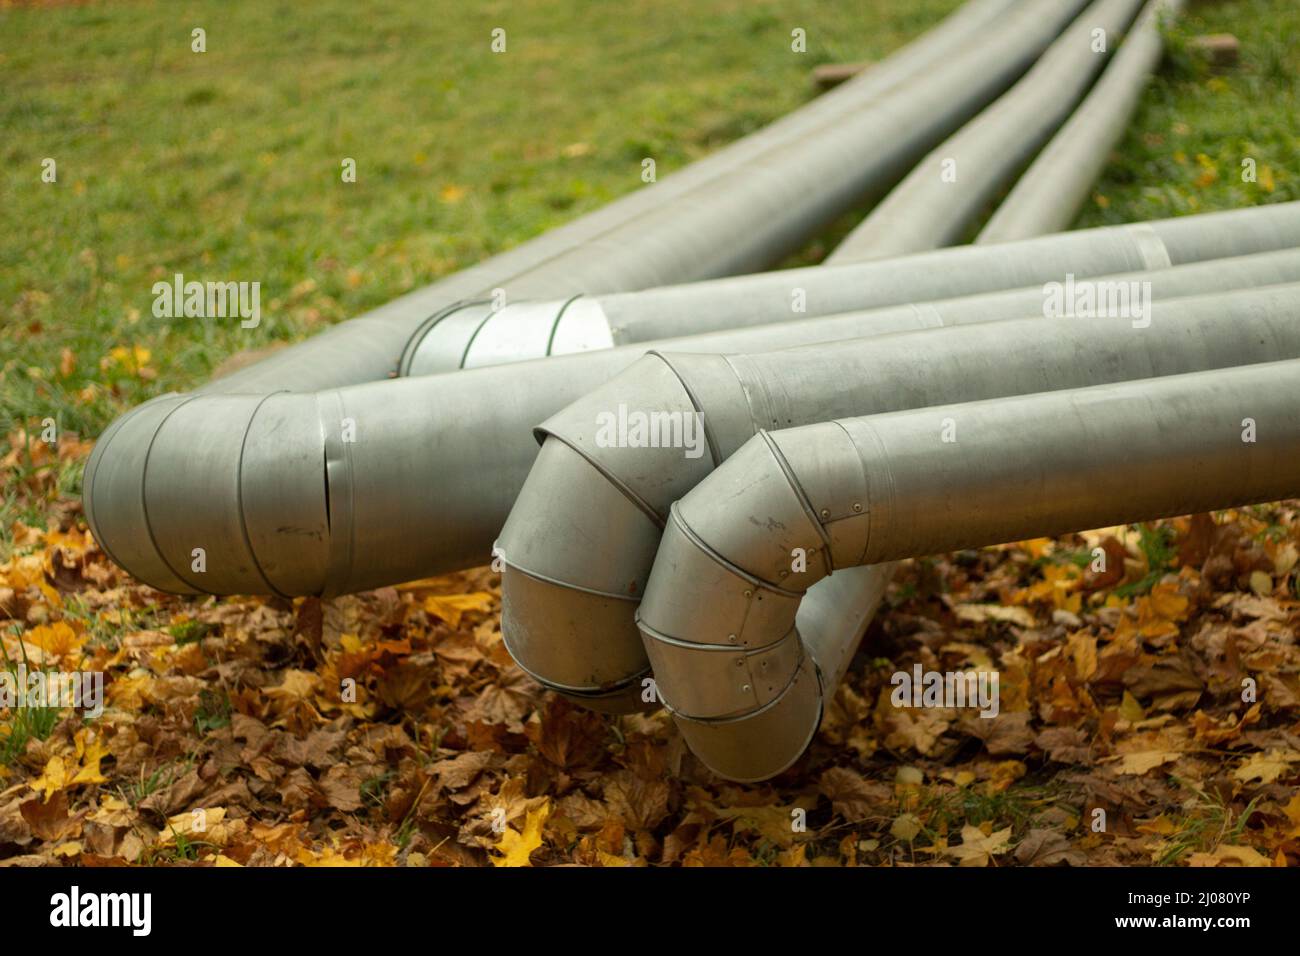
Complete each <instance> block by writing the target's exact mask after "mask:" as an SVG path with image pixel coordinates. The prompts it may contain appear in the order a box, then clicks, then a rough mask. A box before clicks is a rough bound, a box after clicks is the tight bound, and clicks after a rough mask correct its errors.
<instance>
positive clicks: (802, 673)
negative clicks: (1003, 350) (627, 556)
mask: <svg viewBox="0 0 1300 956" xmlns="http://www.w3.org/2000/svg"><path fill="white" fill-rule="evenodd" d="M1297 395H1300V361H1297V360H1294V359H1293V360H1290V361H1284V362H1274V363H1269V364H1261V365H1252V366H1245V367H1237V368H1228V369H1219V370H1215V371H1205V372H1199V373H1194V374H1181V375H1172V376H1168V377H1164V378H1158V379H1147V380H1137V381H1125V382H1119V383H1114V384H1107V385H1098V386H1094V387H1090V388H1082V389H1067V390H1064V391H1056V392H1052V393H1048V394H1034V395H1022V396H1016V397H1011V398H1003V399H996V400H993V401H984V402H975V403H969V404H958V405H948V406H940V407H937V408H930V409H924V410H920V409H914V410H910V411H905V412H898V413H894V414H888V415H875V416H868V417H862V418H853V419H848V420H844V421H837V422H828V423H825V424H818V425H810V426H807V427H804V428H796V429H789V430H785V431H780V432H772V433H768V432H762V433H760V434H759V435H757V436H756V437H755V438H753V439H751V440H750V442H749V443H747V444H746V445H745V447H744V448H742V449H741V450H740V451H739V452H737V453H736V454H735V455H734V456H733V457H732V458H731V459H730V460H728V461H727V462H726V463H725V464H724V465H722V466H721V467H720V468H718V470H717V471H715V472H714V473H713V474H712V475H710V476H709V477H708V478H706V479H705V480H704V481H703V482H701V483H700V484H699V485H698V486H696V488H695V489H693V490H692V491H691V492H690V493H689V494H687V495H686V496H685V497H684V498H683V499H682V500H681V501H680V502H678V503H676V504H674V505H673V507H672V512H671V518H670V520H669V523H668V527H667V528H666V530H665V532H664V536H663V541H662V543H661V544H660V547H659V552H658V556H657V557H656V559H655V565H654V572H653V573H652V574H651V576H650V581H649V584H648V586H647V589H646V595H645V600H644V601H643V602H642V604H641V607H640V610H639V612H638V624H639V625H640V628H641V633H642V635H643V637H644V640H645V645H646V649H647V653H648V655H649V657H650V660H651V662H652V663H653V665H654V672H655V675H656V678H657V680H658V687H659V692H660V696H661V698H662V699H663V701H664V703H665V706H667V707H668V708H669V709H671V710H672V711H673V714H674V718H675V719H676V721H677V723H678V725H679V726H680V727H681V729H682V733H683V735H684V736H685V737H686V739H687V742H688V743H689V745H690V746H691V748H692V749H693V750H694V751H695V753H696V755H697V756H699V757H700V758H701V759H702V760H703V761H704V762H705V763H706V764H708V765H709V766H710V767H711V768H712V769H714V770H715V772H717V773H719V774H721V775H722V776H726V777H732V778H734V779H740V780H753V779H763V778H765V777H768V776H771V775H773V774H775V773H778V772H780V770H782V769H784V768H785V767H786V766H788V765H789V764H790V763H791V762H793V761H794V760H795V759H797V758H798V756H799V754H800V752H801V751H802V749H803V747H804V746H806V742H807V739H808V738H810V737H811V735H812V732H813V731H815V729H816V726H817V723H818V722H819V720H820V716H821V708H820V706H819V703H818V698H821V697H824V696H827V695H829V694H830V693H832V692H833V690H834V682H833V681H832V680H831V679H829V677H828V676H827V675H826V674H825V673H824V672H822V680H821V681H814V680H812V676H813V675H816V674H817V673H818V670H817V668H816V667H815V666H811V665H810V661H811V664H812V665H815V664H816V663H817V661H816V658H815V656H814V654H813V652H812V651H811V649H810V648H809V647H808V646H807V644H806V642H805V641H804V640H803V639H802V638H801V635H800V632H799V629H798V626H797V624H796V619H797V613H798V609H799V604H800V600H801V598H802V595H803V594H804V593H805V592H806V591H807V590H808V588H809V587H810V586H811V585H812V584H813V583H814V582H817V581H819V580H821V579H822V578H824V577H826V576H827V575H831V574H832V572H834V573H835V574H841V573H843V571H844V570H846V569H849V568H857V567H861V566H863V565H872V564H879V563H880V562H883V561H893V560H897V559H900V558H905V557H915V556H921V555H926V554H934V553H938V552H943V551H952V550H957V549H962V548H975V547H984V546H988V545H993V544H997V543H999V542H1004V541H1017V540H1022V539H1025V538H1034V537H1043V536H1053V535H1058V534H1063V533H1066V532H1070V531H1077V530H1080V529H1083V528H1095V527H1102V526H1108V525H1114V524H1123V523H1128V522H1133V521H1147V520H1153V519H1157V518H1163V517H1170V516H1173V515H1180V514H1188V513H1193V512H1199V511H1211V510H1214V509H1218V508H1227V507H1237V506H1242V505H1247V504H1255V503H1259V502H1265V501H1274V500H1278V499H1282V498H1288V497H1294V496H1296V495H1297V494H1300V415H1297V414H1296V411H1297V407H1296V406H1297V400H1296V396H1297ZM1244 418H1250V419H1252V420H1253V421H1255V422H1256V423H1257V427H1258V432H1257V434H1258V439H1257V441H1254V442H1245V441H1243V440H1242V420H1243V419H1244ZM944 419H948V420H951V421H954V422H956V423H957V426H956V427H957V428H958V430H959V434H960V436H961V437H960V439H959V440H958V441H955V442H948V443H945V442H941V441H940V440H939V433H940V427H939V425H938V423H939V422H941V421H943V420H944ZM800 555H806V570H798V568H800V567H801V566H802V562H801V560H800V559H799V557H798V556H800ZM792 556H795V557H794V558H793V559H792ZM792 568H794V570H792ZM855 640H856V638H855ZM809 671H812V675H810V674H809ZM778 711H780V712H782V713H783V714H784V716H785V718H786V720H787V721H788V722H789V723H790V724H791V726H786V727H783V728H781V732H780V733H778V734H776V735H774V736H772V737H768V736H766V734H765V732H764V731H765V730H767V729H768V728H771V727H772V725H773V723H774V718H773V714H774V713H775V712H778ZM751 722H752V725H751Z"/></svg>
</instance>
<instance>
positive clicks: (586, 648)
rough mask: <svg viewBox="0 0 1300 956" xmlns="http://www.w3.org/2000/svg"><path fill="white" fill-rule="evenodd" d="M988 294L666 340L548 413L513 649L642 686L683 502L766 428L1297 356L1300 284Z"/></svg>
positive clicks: (527, 507)
mask: <svg viewBox="0 0 1300 956" xmlns="http://www.w3.org/2000/svg"><path fill="white" fill-rule="evenodd" d="M1213 265H1214V266H1216V267H1217V268H1214V269H1211V268H1209V267H1202V268H1201V272H1202V273H1203V275H1202V276H1201V278H1203V279H1208V280H1210V281H1211V282H1214V281H1216V280H1217V282H1223V281H1228V280H1229V277H1230V276H1231V275H1232V274H1233V268H1232V266H1231V265H1228V264H1225V263H1223V262H1220V263H1215V264H1213ZM1188 268H1191V267H1188ZM1175 271H1176V270H1170V272H1175ZM1212 276H1213V278H1212ZM1181 278H1182V276H1179V275H1174V276H1170V275H1169V273H1165V274H1161V273H1153V274H1151V275H1150V276H1141V277H1136V278H1135V279H1133V280H1123V281H1111V280H1102V281H1101V282H1100V283H1098V284H1097V286H1098V287H1101V288H1104V289H1106V290H1107V291H1109V290H1111V289H1115V290H1116V291H1117V292H1118V290H1119V289H1123V290H1124V292H1125V295H1126V298H1127V294H1128V292H1129V287H1130V286H1138V287H1139V288H1138V289H1136V290H1133V291H1135V292H1136V294H1135V295H1133V296H1132V298H1131V299H1128V301H1130V302H1133V303H1140V302H1141V301H1142V300H1143V296H1144V294H1149V295H1156V294H1157V293H1156V292H1155V289H1156V287H1157V285H1158V286H1159V287H1160V288H1161V289H1163V290H1166V291H1168V290H1171V289H1172V290H1175V291H1177V290H1179V286H1180V281H1179V280H1180V279H1181ZM1143 281H1146V282H1149V283H1150V285H1149V286H1147V287H1146V292H1145V293H1144V292H1143V291H1142V290H1141V288H1140V283H1141V282H1143ZM1075 291H1076V292H1077V291H1079V290H1075ZM1053 292H1055V290H1053ZM1067 295H1069V293H1067V291H1066V290H1065V289H1064V288H1062V290H1061V298H1062V304H1064V298H1065V297H1066V296H1067ZM1071 297H1073V296H1071ZM982 298H983V299H984V301H981V300H979V299H976V300H974V301H973V302H971V301H970V300H955V301H954V302H950V303H934V304H931V305H930V306H927V307H926V308H925V311H926V312H927V313H928V315H929V316H930V317H931V318H932V320H933V322H934V324H935V325H951V326H952V327H950V328H944V329H939V330H926V331H919V332H911V333H901V334H895V335H881V336H877V337H871V338H860V339H854V340H850V341H840V342H835V343H833V344H830V345H821V346H807V347H802V348H788V349H784V350H781V351H775V352H767V353H758V354H750V355H726V356H723V355H700V354H690V355H683V354H666V353H662V352H658V353H655V354H653V355H649V356H646V357H645V358H643V359H641V360H640V361H638V362H637V363H636V364H635V365H633V366H632V367H631V368H629V369H628V370H627V371H626V372H625V373H623V374H622V375H620V376H618V377H617V378H615V379H613V380H611V381H610V382H609V383H608V384H606V385H604V386H602V387H600V388H598V389H596V390H595V391H594V392H592V393H590V394H588V395H586V396H584V397H583V398H582V399H581V400H579V401H578V402H575V403H574V404H573V405H570V406H569V407H568V408H566V409H565V410H564V411H562V412H560V413H559V414H557V415H555V416H553V417H552V418H550V419H548V420H547V421H545V422H544V423H543V424H542V425H541V426H539V428H538V432H539V433H540V434H541V435H543V436H544V441H543V444H542V449H541V452H540V454H539V455H538V457H537V461H536V462H535V463H534V465H533V468H532V471H531V472H530V473H529V476H528V478H527V480H526V481H525V483H524V487H523V489H522V490H521V491H520V493H519V497H518V499H517V501H516V503H515V506H514V508H513V509H512V510H511V512H510V517H509V520H508V521H507V522H506V525H505V528H504V530H503V531H502V532H501V537H500V546H501V550H500V554H501V556H502V558H503V561H504V570H503V576H502V598H503V600H502V619H501V629H502V635H503V637H504V639H505V642H506V646H507V648H508V649H509V650H510V652H511V655H512V656H513V657H514V658H515V660H516V661H517V662H518V663H519V665H520V666H521V667H523V668H524V669H525V670H526V671H528V673H530V674H531V675H532V676H533V677H534V678H535V679H536V680H538V681H540V682H541V683H543V684H545V685H547V686H549V687H551V688H552V689H554V690H557V691H560V692H562V693H565V694H568V695H570V696H573V697H575V698H577V699H580V700H586V701H591V702H596V703H600V702H611V701H616V700H622V699H625V698H629V697H630V698H635V696H636V695H637V693H638V692H639V690H640V687H639V685H640V683H641V682H642V681H643V680H644V679H645V678H646V677H647V675H648V674H649V671H650V665H651V664H653V663H654V661H653V660H647V658H646V655H645V652H644V650H643V648H642V642H641V640H640V637H639V635H638V633H637V630H636V626H635V623H634V619H633V613H634V611H635V608H636V605H637V603H638V602H639V601H640V600H641V599H642V594H643V593H644V588H645V584H646V580H647V578H648V577H649V575H650V569H651V566H652V563H653V561H654V555H655V551H656V548H657V546H658V544H659V538H660V534H661V533H662V531H663V527H664V523H665V520H666V518H667V515H668V510H669V507H670V506H671V504H672V503H673V502H674V501H676V500H678V499H679V498H682V497H683V496H684V495H686V494H687V493H688V492H689V491H690V489H691V488H693V487H695V485H697V484H698V483H699V482H700V481H701V480H704V479H705V478H706V477H707V476H708V475H709V474H710V473H711V472H712V471H713V470H714V469H715V468H717V467H718V466H719V465H720V464H721V463H722V462H723V461H726V460H727V459H728V458H729V457H730V456H731V455H732V454H733V453H734V452H735V451H736V450H737V449H738V448H740V447H741V446H742V445H743V444H744V443H745V442H747V441H748V440H749V439H750V438H751V437H752V436H753V435H754V434H755V433H756V432H758V431H760V430H763V429H781V428H789V427H791V426H795V425H802V424H810V423H814V422H822V421H826V420H828V419H833V418H839V417H842V416H845V415H866V414H875V413H879V412H885V411H892V410H896V409H903V408H915V407H923V406H926V405H935V404H942V403H946V402H955V401H973V400H976V399H982V398H992V397H997V396H1002V395H1014V394H1022V393H1028V392H1039V391H1047V390H1050V389H1054V388H1070V387H1078V386H1083V385H1091V384H1096V383H1098V382H1105V381H1116V380H1121V379H1127V378H1147V377H1151V376H1156V375H1168V374H1177V373H1181V372H1187V371H1195V370H1201V369H1207V368H1219V367H1224V366H1229V365H1240V364H1249V363H1255V362H1266V361H1271V360H1273V359H1276V358H1292V357H1300V284H1290V285H1284V286H1278V287H1273V288H1264V289H1257V290H1241V291H1235V292H1219V293H1217V294H1210V295H1204V296H1200V297H1196V298H1183V299H1177V298H1175V299H1171V300H1160V301H1158V302H1156V303H1155V304H1154V305H1153V304H1151V303H1150V302H1149V301H1147V303H1146V307H1145V308H1144V307H1143V306H1141V305H1140V304H1139V305H1138V306H1137V311H1135V310H1133V309H1130V312H1133V315H1130V316H1128V317H1124V318H1117V319H1093V318H1071V317H1069V316H1067V315H1060V316H1056V317H1055V318H1059V319H1060V321H1044V320H1043V315H1044V312H1045V311H1046V310H1045V304H1046V303H1048V300H1049V298H1050V296H1045V295H1044V290H1041V289H1034V290H1027V291H1026V292H1023V293H1009V294H1006V295H1005V296H1002V297H982ZM999 298H1000V299H1001V300H1002V301H1003V303H1004V304H1005V306H1006V307H1007V308H1008V309H1009V310H1010V309H1018V311H1006V312H1003V313H1002V314H1001V317H1002V318H1013V317H1014V318H1019V317H1020V316H1025V317H1026V318H1023V319H1019V320H1018V321H989V319H990V318H994V317H997V313H996V312H994V311H992V307H995V301H996V299H999ZM1116 299H1117V300H1118V294H1117V295H1116ZM1138 311H1140V312H1141V313H1142V314H1138ZM960 323H974V324H960ZM638 428H639V429H640V430H641V431H640V433H636V432H634V429H638ZM718 504H719V506H720V503H718ZM809 560H812V558H811V557H810V558H809ZM879 573H880V572H874V574H875V575H878V574H879ZM864 580H866V581H874V580H875V577H874V575H873V576H870V577H867V576H865V574H864ZM870 590H872V591H874V592H875V593H878V589H876V588H872V589H870ZM840 640H841V641H843V640H844V638H840ZM830 643H832V644H833V643H834V641H833V640H831V641H830ZM709 660H710V661H716V659H715V658H709ZM655 674H656V678H657V679H659V680H660V682H661V685H662V686H664V687H669V686H671V684H672V683H673V681H672V679H671V678H662V677H660V675H659V674H658V668H657V666H656V667H655ZM664 696H665V697H667V698H668V700H669V701H672V699H673V695H672V693H671V692H670V691H668V690H665V691H664Z"/></svg>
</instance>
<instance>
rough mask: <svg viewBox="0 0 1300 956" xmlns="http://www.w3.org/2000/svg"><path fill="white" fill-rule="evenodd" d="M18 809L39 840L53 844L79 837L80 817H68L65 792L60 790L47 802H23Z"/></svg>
mask: <svg viewBox="0 0 1300 956" xmlns="http://www.w3.org/2000/svg"><path fill="white" fill-rule="evenodd" d="M20 809H21V810H22V815H23V819H24V820H26V821H27V823H28V825H29V826H30V827H31V830H32V833H33V834H34V835H35V836H36V837H38V838H39V839H42V840H49V841H51V842H53V841H58V840H63V839H66V838H67V837H75V836H80V835H81V815H78V816H76V817H70V816H68V794H67V791H64V790H60V791H59V792H57V793H55V794H54V795H53V797H51V798H50V799H49V800H40V799H33V800H27V801H24V802H23V804H22V807H21V808H20Z"/></svg>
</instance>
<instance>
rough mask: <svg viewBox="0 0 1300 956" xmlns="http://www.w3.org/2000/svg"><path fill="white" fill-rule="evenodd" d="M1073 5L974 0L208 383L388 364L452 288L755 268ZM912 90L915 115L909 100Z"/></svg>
mask: <svg viewBox="0 0 1300 956" xmlns="http://www.w3.org/2000/svg"><path fill="white" fill-rule="evenodd" d="M1075 4H1076V0H1041V2H1039V3H1036V4H1033V5H1029V4H1016V5H1013V4H1011V3H1009V2H1007V0H976V2H974V3H972V4H970V5H969V9H963V10H962V11H960V12H959V13H958V14H957V15H955V16H954V17H952V18H950V19H949V20H948V21H945V22H944V23H943V24H941V25H940V26H939V27H937V28H936V29H935V30H934V31H932V32H931V33H930V34H927V35H926V36H925V37H923V38H922V39H921V40H920V41H918V42H916V43H914V44H911V45H909V46H907V47H904V48H903V49H902V50H901V51H899V52H898V53H896V54H895V55H894V56H891V57H890V58H888V59H886V60H885V61H883V62H882V63H881V64H880V65H879V66H878V67H876V68H875V69H873V70H871V71H870V72H869V73H868V74H867V75H866V76H864V77H863V78H862V79H861V82H858V83H854V84H851V85H849V87H848V88H847V89H845V91H844V92H843V93H841V94H838V95H833V96H828V97H824V98H822V99H820V100H817V101H814V102H813V103H812V104H810V105H809V106H807V107H804V108H802V109H801V110H798V111H796V112H795V113H793V114H791V115H790V116H789V117H787V118H786V120H784V121H783V122H778V123H776V124H773V125H772V126H771V127H769V128H767V129H765V130H763V131H761V132H760V133H758V134H755V135H754V136H751V137H747V138H745V139H743V140H741V141H739V142H738V143H736V144H733V145H732V146H731V147H728V148H727V149H724V150H722V151H720V152H719V153H717V154H715V155H714V156H712V157H709V158H706V159H704V160H700V161H699V162H697V163H694V164H692V165H691V166H689V167H687V168H686V169H684V170H682V171H679V172H677V173H674V174H672V175H671V176H667V177H665V179H664V180H663V181H662V182H659V183H655V184H653V185H651V186H648V187H646V188H643V189H640V190H638V191H636V192H634V193H630V194H628V195H626V196H624V197H622V198H620V199H618V200H616V201H615V202H612V203H610V204H609V205H607V206H605V207H602V208H601V209H598V210H596V211H595V212H592V213H590V214H588V215H586V216H583V217H582V218H580V219H578V220H575V221H574V222H571V223H569V224H567V225H564V226H561V227H560V228H558V229H555V230H552V231H551V232H548V233H546V234H545V235H543V236H540V237H538V238H536V239H533V240H531V241H529V242H526V243H524V244H522V245H520V246H518V247H517V248H515V249H512V250H509V251H508V252H505V253H502V254H500V255H497V256H493V257H492V258H490V259H488V260H486V261H484V262H481V263H479V264H477V265H475V266H473V267H471V268H469V269H466V270H464V271H462V272H459V273H457V274H455V275H453V276H450V277H449V278H447V279H444V280H442V281H440V282H436V283H434V284H432V285H430V286H426V287H425V288H423V289H419V290H417V291H415V292H412V293H409V294H407V295H405V296H402V297H401V298H399V299H396V300H394V301H393V302H390V303H388V304H386V305H383V306H380V307H379V308H377V309H375V310H373V311H371V312H369V313H367V314H366V315H364V316H361V317H359V318H357V319H353V320H352V321H350V322H345V323H342V324H340V325H337V326H335V327H333V328H331V329H329V330H327V331H325V332H323V333H321V334H320V335H317V336H315V337H313V338H312V339H310V340H308V341H307V342H304V343H301V344H299V345H296V346H294V347H292V348H290V349H286V350H283V351H282V352H279V353H276V354H274V355H271V356H270V357H268V358H266V359H264V360H263V361H261V362H259V363H257V364H256V365H254V366H251V367H249V368H247V369H244V370H242V371H240V372H237V373H235V374H234V375H231V376H227V377H226V378H224V379H221V380H220V381H218V382H213V383H210V384H209V385H208V386H206V387H205V390H206V391H213V392H216V391H220V392H236V391H237V392H261V393H264V394H265V393H269V392H273V391H277V390H281V389H285V388H288V389H290V390H293V391H314V390H318V389H323V388H331V387H339V386H343V385H349V384H357V383H360V382H366V381H377V380H381V379H384V378H386V377H388V376H389V375H391V374H392V373H393V372H394V371H395V370H396V368H397V363H398V359H399V356H400V355H401V354H402V351H403V349H404V348H405V346H406V343H407V340H408V339H409V338H410V337H411V335H412V334H414V333H416V332H417V331H418V330H419V329H421V328H422V327H423V326H424V325H425V324H426V323H427V322H429V321H431V317H436V316H438V315H439V314H440V313H441V312H442V311H443V310H444V309H447V308H449V307H451V306H453V305H454V304H455V303H457V302H460V301H463V300H472V299H478V298H482V297H487V296H493V295H496V297H497V298H498V300H499V299H500V298H502V297H504V298H505V300H506V301H515V300H522V299H530V298H549V297H560V298H567V297H568V296H571V295H574V294H577V293H582V292H588V293H594V292H614V291H623V290H629V289H639V288H645V287H647V286H653V285H662V284H665V283H669V282H687V281H691V280H695V279H703V278H710V277H713V276H720V275H730V274H735V273H739V272H747V271H752V270H755V269H759V268H763V267H766V266H767V265H769V264H771V263H772V262H775V261H778V260H779V259H780V258H781V257H782V256H784V255H785V254H787V253H788V252H790V251H793V250H794V249H795V248H797V247H798V246H799V245H800V244H801V243H803V242H804V241H806V239H807V238H808V237H810V236H811V235H813V234H814V233H815V232H816V230H817V229H818V228H820V226H821V225H822V224H823V223H824V222H826V221H828V220H829V219H830V218H833V217H834V216H836V215H838V214H839V213H841V212H843V211H844V210H845V209H847V208H848V207H849V206H850V205H851V204H852V203H853V202H855V201H857V200H860V199H861V198H862V197H863V196H864V195H867V194H870V193H871V192H872V191H873V190H879V189H883V188H886V187H887V186H888V185H889V184H890V183H891V182H893V181H894V180H895V179H896V178H897V177H898V176H900V175H902V173H903V172H904V171H905V170H906V169H907V167H908V166H910V165H911V163H912V162H914V161H915V160H916V158H917V157H919V156H920V155H922V154H923V153H924V152H925V151H926V150H927V149H929V148H930V147H931V146H933V145H934V143H937V142H939V141H940V140H941V139H943V137H944V136H946V135H947V134H948V133H950V132H951V131H952V130H953V129H956V128H957V126H959V125H960V124H961V123H962V122H963V121H964V120H965V119H966V118H967V117H968V116H970V115H973V114H974V113H975V112H977V111H978V110H979V109H980V108H981V107H982V106H983V105H984V104H985V103H987V102H989V101H990V100H992V99H993V98H994V97H996V96H997V94H998V93H999V92H1001V90H1003V89H1005V88H1006V86H1007V85H1009V84H1010V83H1011V82H1012V81H1014V79H1015V78H1016V77H1017V76H1019V75H1020V73H1022V72H1023V71H1024V70H1025V69H1026V68H1027V67H1028V65H1029V63H1031V62H1032V61H1033V59H1034V58H1035V57H1036V56H1037V54H1038V52H1039V51H1040V50H1041V49H1042V47H1043V46H1045V45H1046V43H1047V42H1048V40H1049V39H1050V37H1051V36H1053V35H1055V32H1056V30H1058V29H1059V27H1058V26H1056V24H1057V21H1058V20H1059V19H1060V18H1061V12H1062V10H1064V9H1066V8H1067V7H1069V6H1071V5H1075ZM1013 7H1015V8H1014V9H1013ZM1031 7H1032V9H1031ZM995 23H996V24H997V32H996V33H995V34H994V36H995V39H994V40H993V41H992V42H991V44H990V47H989V48H984V47H982V46H981V44H980V43H977V42H976V39H977V38H980V37H983V36H985V34H986V33H987V32H989V31H990V29H991V28H992V26H993V25H994V24H995ZM985 54H987V55H988V56H989V57H990V58H989V59H988V60H985V59H984V56H985ZM913 105H915V107H916V108H917V110H918V111H920V112H922V113H924V115H923V116H918V115H915V114H911V115H909V114H910V113H911V107H912V106H913ZM498 290H499V291H498Z"/></svg>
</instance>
